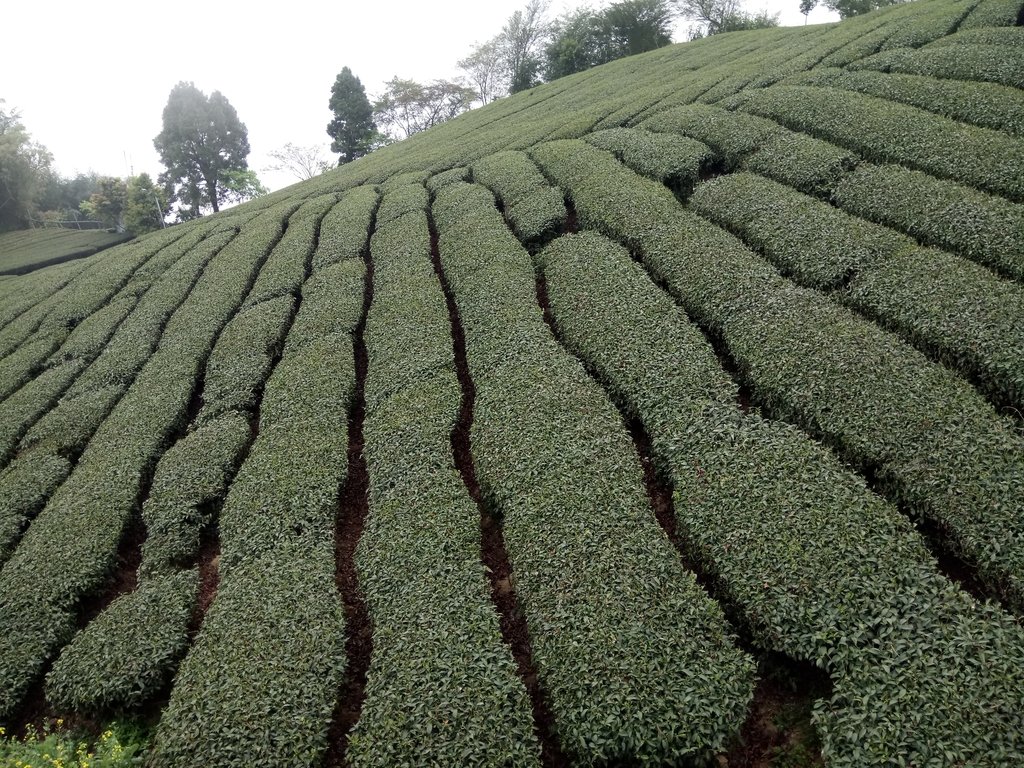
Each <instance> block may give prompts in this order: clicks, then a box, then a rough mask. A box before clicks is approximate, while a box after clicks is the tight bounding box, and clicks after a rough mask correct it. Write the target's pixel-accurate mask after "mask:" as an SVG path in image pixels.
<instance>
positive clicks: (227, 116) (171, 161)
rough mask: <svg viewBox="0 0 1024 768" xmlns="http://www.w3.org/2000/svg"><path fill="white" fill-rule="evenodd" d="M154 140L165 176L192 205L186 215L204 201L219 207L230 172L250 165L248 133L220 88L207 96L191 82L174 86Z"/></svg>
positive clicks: (178, 195)
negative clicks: (163, 166) (164, 168)
mask: <svg viewBox="0 0 1024 768" xmlns="http://www.w3.org/2000/svg"><path fill="white" fill-rule="evenodd" d="M153 145H154V146H155V147H156V151H157V152H159V153H160V160H161V161H162V162H163V164H164V165H165V166H166V167H167V171H166V172H165V173H163V174H161V176H160V180H161V181H162V182H163V183H164V184H165V185H166V187H167V188H168V189H169V190H172V191H173V193H174V197H175V199H177V200H178V202H180V203H182V204H183V205H185V206H187V210H184V211H182V212H181V213H182V214H183V215H184V216H185V217H186V218H192V217H195V216H198V215H199V211H200V209H201V208H202V207H203V206H204V205H209V206H210V207H211V208H213V211H214V213H216V212H217V211H219V210H220V204H221V203H223V202H226V201H227V200H229V199H230V198H229V195H230V194H231V190H230V189H229V188H228V187H227V186H226V185H225V184H224V183H223V182H224V179H225V175H226V174H228V173H231V172H237V171H246V170H248V168H249V166H248V163H247V162H246V157H247V156H248V155H249V135H248V131H247V130H246V127H245V124H244V123H242V121H241V120H239V119H238V113H237V112H236V111H235V108H234V107H233V106H231V104H230V103H229V102H228V100H227V99H226V98H225V97H224V95H223V94H222V93H221V92H220V91H214V92H213V93H211V94H210V96H209V97H207V96H206V94H205V93H203V92H202V91H200V90H199V89H198V88H196V87H195V85H193V84H192V83H184V82H182V83H178V84H177V85H176V86H174V88H172V89H171V95H170V96H169V97H168V99H167V106H166V107H164V114H163V130H162V131H161V132H160V135H158V136H157V137H156V138H155V139H154V140H153Z"/></svg>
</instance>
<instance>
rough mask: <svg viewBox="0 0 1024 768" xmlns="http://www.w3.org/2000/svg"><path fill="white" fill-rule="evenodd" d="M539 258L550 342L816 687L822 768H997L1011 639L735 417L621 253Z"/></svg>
mask: <svg viewBox="0 0 1024 768" xmlns="http://www.w3.org/2000/svg"><path fill="white" fill-rule="evenodd" d="M541 259H542V261H543V262H544V264H545V270H544V271H545V274H546V276H547V285H548V291H549V296H550V299H551V307H552V312H553V314H554V318H555V322H556V324H557V326H558V328H559V330H560V332H561V333H562V335H563V336H564V338H565V339H566V343H567V344H569V345H570V347H571V348H573V350H574V351H576V352H577V354H579V355H580V356H581V357H582V358H583V359H584V360H585V361H586V362H587V364H588V365H589V366H590V367H591V368H592V369H593V370H595V371H596V372H597V375H598V376H599V377H600V378H601V379H602V381H603V382H604V384H605V386H606V387H608V388H609V390H610V391H611V392H612V393H613V394H614V396H615V397H616V399H617V400H618V401H619V402H620V404H621V406H622V407H623V409H624V410H625V411H627V412H628V413H630V414H632V415H635V416H637V417H639V418H640V420H641V421H642V422H643V423H644V425H645V426H646V428H647V430H648V432H649V434H650V436H651V440H652V445H653V450H654V453H655V456H656V459H657V460H659V464H660V466H661V467H662V469H663V471H664V472H665V474H666V475H667V476H669V477H671V479H672V481H673V485H674V495H675V499H676V502H677V503H676V507H675V509H676V515H677V517H678V521H679V524H680V527H681V531H682V533H683V537H684V540H685V541H686V542H687V544H688V547H689V549H690V551H691V552H690V554H691V555H692V556H693V557H694V558H695V559H696V561H697V562H700V563H701V564H702V565H703V567H704V568H706V569H707V571H708V572H709V574H710V575H711V577H712V579H713V581H714V582H715V583H716V585H717V587H718V589H717V592H716V594H718V595H719V596H721V597H723V598H724V599H725V600H726V601H727V602H728V603H729V604H730V605H731V606H732V607H733V608H734V610H735V611H736V612H737V613H738V615H739V616H740V617H741V618H742V620H743V622H744V624H745V625H747V626H748V628H749V630H750V632H751V634H752V635H753V637H754V639H755V641H756V642H757V643H758V644H760V645H762V646H763V647H764V648H766V649H769V650H773V651H777V652H781V653H786V654H789V655H790V656H792V657H795V658H800V659H804V660H807V661H809V662H811V663H814V664H816V665H817V666H819V667H821V668H823V669H824V670H826V671H827V672H828V673H829V674H830V675H831V676H832V678H833V680H834V691H833V695H832V698H831V700H829V701H821V702H819V703H818V704H817V705H816V708H815V709H816V711H815V716H814V719H815V722H816V725H817V727H818V731H819V734H820V735H821V737H822V741H823V743H824V757H825V759H826V761H827V764H828V765H836V766H863V765H880V764H888V763H889V761H890V759H891V757H892V756H893V755H899V756H901V757H902V758H903V759H905V760H906V761H907V762H908V763H909V764H921V765H923V764H928V763H929V761H936V762H937V763H938V762H941V763H943V764H948V762H949V761H960V762H962V764H971V765H997V764H1009V763H1012V762H1014V761H1015V759H1017V758H1018V756H1019V755H1020V754H1021V752H1022V750H1024V734H1022V733H1021V731H1020V729H1019V727H1018V725H1019V708H1018V707H1019V702H1020V701H1021V697H1022V696H1024V674H1022V672H1021V670H1020V668H1019V664H1020V661H1021V660H1022V659H1024V632H1022V630H1021V628H1020V627H1019V626H1018V625H1017V624H1016V623H1015V622H1014V621H1013V620H1012V619H1011V618H1010V617H1008V616H1006V615H1005V614H1003V613H1002V612H1000V611H999V610H998V609H996V608H994V607H992V606H988V605H979V604H978V603H976V602H975V601H974V600H972V599H971V598H970V597H968V596H967V595H966V594H965V593H964V592H962V591H960V590H959V589H958V588H956V587H954V586H953V585H951V584H950V583H949V582H948V581H947V580H946V579H945V578H943V577H942V576H941V575H940V574H939V572H938V571H937V569H936V567H935V564H934V561H933V560H932V558H931V556H930V555H929V554H928V551H927V550H926V549H925V547H924V545H923V543H922V542H921V540H920V538H919V537H918V536H917V534H916V533H915V532H914V530H913V528H912V527H911V526H910V524H909V523H908V522H907V521H905V520H904V519H903V518H902V517H901V516H900V515H899V513H898V512H897V511H896V510H895V509H893V508H892V507H891V506H889V505H888V504H886V503H884V502H883V501H881V500H880V499H879V498H878V497H877V496H875V495H874V494H872V493H871V492H869V491H868V489H867V488H866V487H865V486H864V483H863V480H861V479H860V478H858V477H856V476H855V475H854V474H853V473H851V472H850V471H849V469H847V468H846V467H844V466H843V465H842V464H841V463H840V462H839V461H838V460H837V459H836V458H835V457H833V456H832V455H830V454H829V452H828V451H826V450H822V448H821V447H820V446H818V445H817V444H815V443H814V442H812V441H811V440H809V439H807V438H806V437H805V436H803V435H801V434H800V433H799V432H798V431H797V430H795V429H794V428H793V427H790V426H788V425H785V424H781V423H778V422H770V421H764V420H762V419H761V418H759V417H757V416H754V415H746V416H742V417H741V416H740V413H739V411H738V409H737V408H736V407H735V405H734V403H733V397H734V395H735V386H734V385H732V383H731V382H730V381H729V379H728V377H727V376H726V375H725V374H724V373H723V372H722V370H721V369H720V368H719V367H718V364H717V362H716V360H715V355H714V352H713V351H712V349H711V347H710V345H709V344H708V343H707V342H706V341H705V340H704V339H703V338H702V336H701V334H700V332H699V331H698V330H697V329H696V328H694V327H693V326H692V325H690V324H689V323H688V322H687V319H686V317H685V315H683V314H682V313H681V312H680V311H679V310H678V308H677V307H676V306H675V304H674V303H673V301H672V300H671V299H670V298H669V297H668V296H667V295H666V294H664V293H662V292H661V291H659V290H658V289H657V287H656V286H655V285H654V284H653V283H652V282H651V281H650V280H649V279H648V277H647V275H646V274H644V272H643V270H642V268H640V267H639V266H638V265H637V264H635V263H633V262H632V260H631V259H630V258H629V254H628V253H627V252H626V251H625V250H624V249H622V248H621V247H619V246H617V245H614V244H612V243H610V242H609V241H607V240H605V239H604V238H603V237H601V236H600V235H596V234H593V233H585V234H582V235H575V236H568V237H563V238H559V239H558V240H556V241H555V242H554V243H552V245H551V246H549V247H548V248H547V249H546V250H545V251H544V252H543V253H542V254H541ZM981 656H983V657H984V658H985V659H986V664H984V665H978V664H975V663H974V660H975V659H976V658H978V657H981ZM981 710H983V711H985V713H986V715H985V717H984V718H978V717H977V712H978V711H981ZM951 756H952V757H951Z"/></svg>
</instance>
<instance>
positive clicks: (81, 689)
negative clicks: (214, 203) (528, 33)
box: [0, 0, 1024, 768]
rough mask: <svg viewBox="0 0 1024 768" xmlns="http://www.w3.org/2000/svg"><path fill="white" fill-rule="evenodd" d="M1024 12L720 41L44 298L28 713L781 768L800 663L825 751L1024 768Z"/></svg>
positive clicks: (29, 408)
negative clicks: (762, 760) (777, 739)
mask: <svg viewBox="0 0 1024 768" xmlns="http://www.w3.org/2000/svg"><path fill="white" fill-rule="evenodd" d="M1022 24H1024V7H1022V4H1021V0H918V1H917V2H913V3H907V4H903V5H897V6H894V7H892V8H889V9H887V10H884V11H878V12H874V13H871V14H867V15H864V16H859V17H855V18H853V19H851V20H848V21H845V22H842V23H839V24H831V25H820V26H810V27H802V28H787V29H768V30H760V31H753V32H742V33H731V34H725V35H720V36H714V37H711V38H708V39H703V40H698V41H695V42H691V43H686V44H681V45H675V46H671V47H668V48H663V49H660V50H658V51H655V52H652V53H649V54H645V55H643V56H638V57H632V58H627V59H623V60H620V61H617V62H613V63H612V64H609V65H606V66H603V67H599V68H596V69H593V70H590V71H587V72H584V73H581V74H578V75H575V76H572V77H568V78H564V79H561V80H557V81H555V82H552V83H549V84H546V85H543V86H540V87H538V88H535V89H534V90H532V91H528V92H525V93H521V94H518V95H516V96H513V97H509V98H505V99H501V100H499V101H497V102H495V103H493V104H491V105H489V106H487V107H485V108H481V109H478V110H473V111H472V112H469V113H467V114H465V115H463V116H461V117H459V118H457V119H455V120H452V121H450V122H448V123H444V124H442V125H440V126H437V127H435V128H433V129H431V130H429V131H426V132H423V133H420V134H416V135H414V136H413V137H411V138H410V139H408V140H406V141H403V142H400V143H399V144H396V145H393V146H390V147H387V148H384V149H381V150H378V151H376V152H374V153H372V154H371V155H369V156H367V157H365V158H362V159H360V160H358V161H356V162H354V163H351V164H349V165H346V166H344V167H342V168H340V169H338V170H335V171H331V172H329V173H326V174H324V175H322V176H320V177H317V178H316V179H313V180H311V181H308V182H304V183H302V184H299V185H295V186H293V187H289V188H287V189H285V190H282V191H280V192H276V193H274V194H272V195H269V196H266V197H263V198H260V199H258V200H256V201H254V202H251V203H249V204H246V205H243V206H239V207H237V208H234V209H232V210H229V211H226V212H223V213H221V214H218V215H215V216H210V217H207V218H203V219H201V220H199V221H196V222H193V223H190V224H185V225H179V226H176V227H172V228H169V229H166V230H163V231H161V232H158V233H154V234H152V235H149V236H146V237H143V238H140V239H137V240H134V241H132V242H130V243H127V244H123V245H119V246H117V247H114V248H111V249H108V250H104V251H103V252H102V253H99V254H96V255H94V256H90V257H88V258H82V259H78V260H75V261H71V262H69V263H65V264H60V265H57V266H52V267H47V268H40V269H36V270H35V271H32V272H30V273H28V274H24V275H21V276H13V275H8V276H4V277H0V724H3V725H5V726H6V727H7V729H8V732H17V731H19V730H21V729H23V728H25V727H26V725H31V724H33V723H39V722H41V721H43V720H46V719H47V718H55V717H58V716H62V717H65V718H68V719H69V720H70V721H71V722H89V721H90V719H100V720H102V719H104V718H110V717H113V716H128V717H138V718H143V719H148V721H149V722H152V723H155V726H154V727H155V731H154V732H155V737H154V742H153V748H152V751H151V752H150V754H149V755H148V756H147V764H148V765H150V766H153V767H154V768H172V767H174V768H177V767H178V766H181V767H185V766H197V765H209V766H322V765H327V766H335V765H351V766H399V765H424V766H426V765H430V766H455V765H490V766H541V765H545V766H554V765H708V764H710V765H730V764H734V765H735V764H740V763H737V762H732V758H731V757H730V755H735V754H736V753H737V751H738V750H740V748H741V747H742V745H743V744H744V743H745V742H746V741H747V740H749V739H750V738H751V735H750V734H751V730H750V723H751V722H752V720H754V719H756V718H755V717H754V715H753V714H752V712H754V709H755V708H756V707H757V706H758V704H757V702H759V701H761V697H762V696H763V694H764V686H765V679H764V678H765V669H766V666H765V660H766V659H771V660H773V661H772V663H773V664H774V665H775V666H776V667H779V666H781V667H782V668H786V669H793V670H798V669H803V670H811V674H814V675H817V676H819V677H820V679H821V680H823V681H824V687H825V688H826V689H827V690H826V691H825V692H824V693H822V694H820V695H817V696H815V697H814V703H813V708H812V711H811V714H810V724H811V725H812V726H813V731H814V733H815V734H816V736H815V741H816V743H817V744H818V745H819V746H818V747H815V749H820V753H821V758H822V760H823V762H824V764H825V765H828V766H850V767H851V768H855V767H857V766H869V765H901V766H922V767H923V766H1019V765H1024V626H1022V621H1021V617H1022V616H1024V26H1022ZM55 247H56V245H55ZM56 256H59V254H56ZM740 751H741V750H740Z"/></svg>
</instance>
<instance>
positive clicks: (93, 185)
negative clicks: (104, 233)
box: [0, 99, 167, 235]
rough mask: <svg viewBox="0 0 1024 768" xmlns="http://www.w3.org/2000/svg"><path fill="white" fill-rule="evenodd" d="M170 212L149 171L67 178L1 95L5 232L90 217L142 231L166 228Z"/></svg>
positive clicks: (0, 198)
mask: <svg viewBox="0 0 1024 768" xmlns="http://www.w3.org/2000/svg"><path fill="white" fill-rule="evenodd" d="M166 210H167V199H166V195H164V194H163V191H162V190H160V189H159V188H158V187H157V186H156V185H155V184H154V183H153V180H152V179H151V178H150V177H149V175H148V174H145V173H142V174H139V175H137V176H131V177H129V178H127V179H118V178H113V177H110V176H101V175H99V174H97V173H95V172H89V173H79V174H76V175H75V176H73V177H65V176H61V175H60V174H59V173H57V172H56V170H55V169H54V168H53V155H52V154H51V153H50V152H49V150H47V149H46V147H44V146H43V145H42V144H39V143H38V142H36V141H34V140H33V139H32V136H31V134H30V133H29V132H28V129H26V128H25V126H24V125H23V124H22V122H21V114H20V113H19V112H18V110H16V109H8V108H6V107H5V106H4V100H3V99H0V232H6V231H9V230H15V229H26V228H28V227H30V226H32V225H33V224H37V225H38V224H43V225H45V224H48V223H56V222H78V221H81V220H86V221H93V222H98V223H99V224H100V225H101V226H103V227H104V228H108V229H117V230H118V231H122V232H128V233H130V234H133V235H139V234H142V233H144V232H151V231H153V230H156V229H160V227H161V226H162V225H163V212H164V211H166Z"/></svg>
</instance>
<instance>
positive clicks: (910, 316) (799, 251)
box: [691, 174, 1024, 410]
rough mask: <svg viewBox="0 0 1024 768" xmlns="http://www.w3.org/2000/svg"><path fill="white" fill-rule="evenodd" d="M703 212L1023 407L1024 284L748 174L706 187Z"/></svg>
mask: <svg viewBox="0 0 1024 768" xmlns="http://www.w3.org/2000/svg"><path fill="white" fill-rule="evenodd" d="M691 204H692V206H693V208H694V210H696V211H697V212H698V213H700V214H701V215H702V216H705V217H707V218H709V219H711V220H712V221H715V222H716V223H718V224H720V225H721V226H723V227H725V228H726V229H729V230H730V231H732V232H735V233H737V234H739V235H740V236H741V237H742V238H743V239H744V240H745V241H746V242H747V243H748V244H750V245H751V246H753V247H754V248H756V249H758V250H759V251H760V252H762V253H764V254H765V255H766V256H767V257H768V258H769V259H770V260H771V261H772V262H773V263H774V264H776V265H777V266H778V267H779V268H780V269H781V270H782V271H783V273H784V274H787V275H791V276H793V278H794V279H795V280H796V281H797V282H799V283H801V284H803V285H808V286H810V287H812V288H818V289H824V290H831V289H835V288H839V287H843V288H844V290H843V291H842V292H841V293H839V294H838V298H839V300H840V301H842V302H844V303H846V304H847V305H849V306H851V307H852V308H854V309H856V310H857V311H859V312H861V313H862V314H865V315H867V316H868V317H871V318H874V319H877V320H878V321H879V322H880V323H881V324H882V325H884V326H886V327H888V328H891V329H892V330H894V331H895V332H897V333H899V334H900V335H901V336H903V337H904V338H905V339H907V340H908V341H909V342H910V343H912V344H914V345H915V346H917V347H918V348H919V349H921V350H922V351H923V352H925V353H926V354H929V355H931V356H932V357H934V358H936V359H937V360H939V361H940V362H943V363H945V364H946V365H948V366H950V367H952V368H954V369H958V370H961V371H963V372H964V373H966V374H967V375H968V377H970V378H973V379H976V380H977V381H978V382H979V384H980V387H981V389H982V390H983V391H984V392H985V393H986V394H988V395H989V396H990V397H991V398H992V400H993V402H995V403H997V404H1000V405H1004V404H1005V405H1009V406H1011V407H1014V408H1016V409H1019V410H1024V323H1021V318H1024V288H1022V287H1021V286H1019V285H1016V284H1014V283H1012V282H1009V281H1005V280H1000V279H998V278H997V277H995V276H994V275H992V273H991V272H989V271H988V270H986V269H984V268H982V267H979V266H978V265H976V264H972V263H970V262H968V261H966V260H964V259H962V258H960V257H958V256H954V255H952V254H948V253H944V252H942V251H935V250H930V249H923V248H919V247H917V246H916V244H915V243H914V242H913V241H912V240H910V239H909V238H906V237H904V236H902V235H898V234H896V233H895V232H893V231H892V230H889V229H885V228H884V227H880V226H878V225H876V224H871V223H869V222H865V221H864V220H863V219H858V218H856V217H854V216H850V215H849V214H846V213H843V212H842V211H838V210H836V209H835V208H833V207H832V206H830V205H827V204H826V203H822V202H819V201H817V200H814V199H812V198H809V197H806V196H804V195H801V194H800V193H799V192H796V191H794V190H792V189H789V188H788V187H784V186H782V185H781V184H776V183H775V182H773V181H769V180H767V179H763V178H761V177H759V176H753V175H751V174H735V175H731V176H723V177H721V178H718V179H715V180H714V181H711V182H709V183H707V184H702V185H700V186H699V187H698V188H697V190H696V191H695V192H694V195H693V198H692V201H691Z"/></svg>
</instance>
